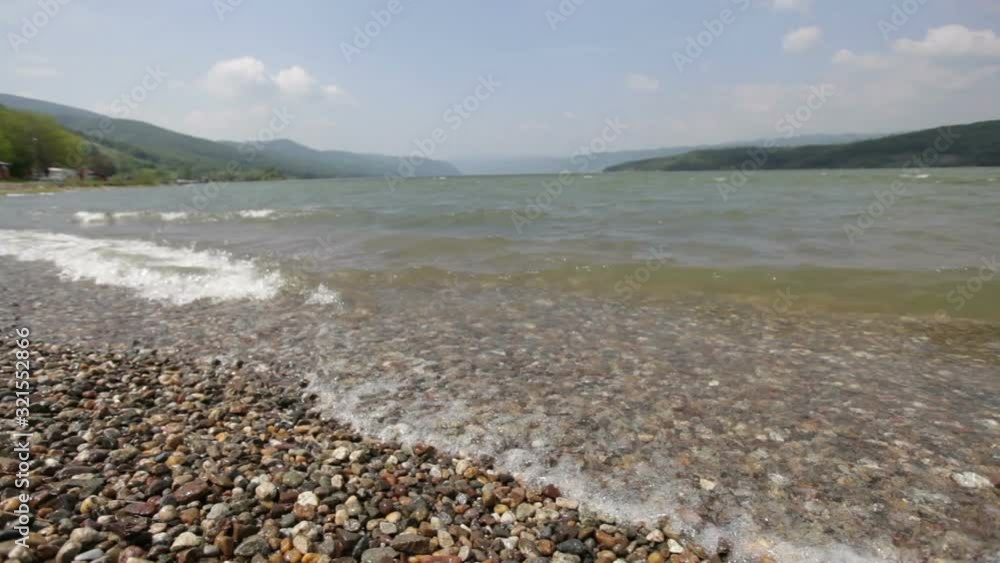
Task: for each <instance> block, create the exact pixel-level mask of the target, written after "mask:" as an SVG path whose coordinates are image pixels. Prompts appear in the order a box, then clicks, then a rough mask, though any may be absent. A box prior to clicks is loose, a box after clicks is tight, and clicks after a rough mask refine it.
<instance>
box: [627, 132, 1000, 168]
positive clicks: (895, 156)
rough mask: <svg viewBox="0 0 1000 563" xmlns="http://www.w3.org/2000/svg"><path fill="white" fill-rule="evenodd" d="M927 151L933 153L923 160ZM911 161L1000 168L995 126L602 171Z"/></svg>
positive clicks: (706, 152) (695, 154)
mask: <svg viewBox="0 0 1000 563" xmlns="http://www.w3.org/2000/svg"><path fill="white" fill-rule="evenodd" d="M928 150H931V151H932V152H931V153H929V155H928V156H923V155H925V152H927V151H928ZM754 155H757V157H756V158H754ZM914 157H922V162H923V165H922V166H921V165H918V166H920V167H924V166H927V167H943V166H1000V120H994V121H980V122H977V123H969V124H966V125H945V126H941V127H937V128H935V129H924V130H921V131H913V132H910V133H900V134H895V135H887V136H884V137H880V138H876V139H868V140H863V141H855V142H852V143H846V144H836V145H834V144H811V145H805V146H798V147H780V146H779V147H775V148H763V147H762V144H756V145H745V146H736V147H726V148H713V149H699V150H694V151H690V152H686V153H684V154H680V155H674V156H666V157H658V158H651V159H645V160H638V161H632V162H625V163H622V164H617V165H615V166H611V167H609V168H607V171H608V172H621V171H670V170H729V169H732V168H739V167H741V166H742V165H743V164H744V163H745V162H747V161H748V160H750V159H753V160H754V162H755V164H756V167H757V168H760V169H765V170H793V169H813V168H897V167H903V166H906V165H907V163H909V162H912V161H913V159H914Z"/></svg>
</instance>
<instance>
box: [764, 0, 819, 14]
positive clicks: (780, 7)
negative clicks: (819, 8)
mask: <svg viewBox="0 0 1000 563" xmlns="http://www.w3.org/2000/svg"><path fill="white" fill-rule="evenodd" d="M770 1H771V9H773V10H777V11H789V12H790V11H795V12H799V13H802V14H805V13H807V12H809V9H810V8H811V7H812V0H770Z"/></svg>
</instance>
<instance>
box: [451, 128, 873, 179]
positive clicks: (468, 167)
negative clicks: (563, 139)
mask: <svg viewBox="0 0 1000 563" xmlns="http://www.w3.org/2000/svg"><path fill="white" fill-rule="evenodd" d="M877 136H879V135H874V134H870V135H866V134H858V133H848V134H818V135H801V136H796V137H794V138H792V139H787V140H786V139H782V140H781V142H780V143H779V145H780V146H798V145H807V144H821V143H822V144H834V143H848V142H852V141H858V140H861V139H870V138H873V137H877ZM761 142H763V140H762V139H753V140H747V141H742V142H729V143H721V144H717V145H690V146H676V147H663V148H657V149H638V150H627V151H609V152H604V153H598V154H593V155H591V156H592V159H589V160H588V161H587V165H586V166H585V167H582V168H581V167H579V166H577V165H576V164H575V163H573V162H571V161H570V159H571V157H572V155H566V156H561V157H560V156H541V157H535V156H525V157H518V156H510V157H492V158H487V157H484V158H458V159H452V161H451V162H452V164H454V165H455V166H457V167H458V169H459V170H461V171H462V173H463V174H472V175H494V174H558V173H559V172H562V171H563V170H569V171H571V172H583V173H593V172H601V171H603V170H605V169H607V168H609V167H612V166H616V165H619V164H623V163H626V162H632V161H639V160H648V159H653V158H663V157H668V156H675V155H680V154H684V153H687V152H691V151H694V150H700V149H707V148H721V147H729V146H741V145H747V144H756V143H761Z"/></svg>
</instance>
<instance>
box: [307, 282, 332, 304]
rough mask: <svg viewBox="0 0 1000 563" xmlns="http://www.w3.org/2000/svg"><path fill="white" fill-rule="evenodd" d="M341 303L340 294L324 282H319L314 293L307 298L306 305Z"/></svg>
mask: <svg viewBox="0 0 1000 563" xmlns="http://www.w3.org/2000/svg"><path fill="white" fill-rule="evenodd" d="M339 303H340V294H339V293H337V292H336V291H334V290H332V289H330V288H329V287H326V286H325V285H323V284H319V286H318V287H317V288H316V289H315V290H314V291H313V292H312V294H310V295H309V298H308V299H306V305H333V304H339Z"/></svg>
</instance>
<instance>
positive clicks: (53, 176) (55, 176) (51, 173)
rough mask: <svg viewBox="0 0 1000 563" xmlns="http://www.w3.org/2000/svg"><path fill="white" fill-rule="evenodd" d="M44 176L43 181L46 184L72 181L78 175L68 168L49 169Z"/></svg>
mask: <svg viewBox="0 0 1000 563" xmlns="http://www.w3.org/2000/svg"><path fill="white" fill-rule="evenodd" d="M45 172H46V175H45V177H44V178H42V179H43V180H45V181H47V182H65V181H67V180H72V179H74V178H77V177H78V175H77V173H76V170H71V169H69V168H55V167H52V168H49V169H48V170H46V171H45Z"/></svg>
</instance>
